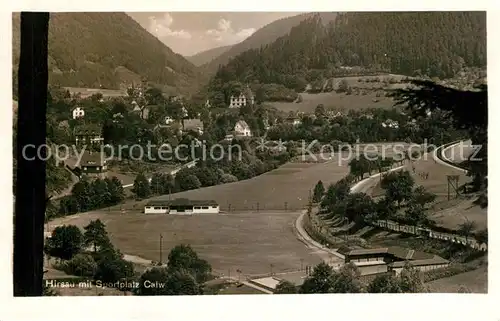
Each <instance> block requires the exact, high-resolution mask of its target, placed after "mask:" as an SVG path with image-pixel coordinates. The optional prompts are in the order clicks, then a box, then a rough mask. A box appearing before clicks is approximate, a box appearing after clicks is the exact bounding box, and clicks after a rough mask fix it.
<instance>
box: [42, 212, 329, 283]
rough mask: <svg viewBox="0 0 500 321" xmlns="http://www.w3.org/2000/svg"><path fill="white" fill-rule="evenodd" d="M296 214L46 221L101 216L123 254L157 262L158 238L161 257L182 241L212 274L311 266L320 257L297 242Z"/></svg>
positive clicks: (120, 216)
mask: <svg viewBox="0 0 500 321" xmlns="http://www.w3.org/2000/svg"><path fill="white" fill-rule="evenodd" d="M298 215H299V213H297V212H288V213H283V212H281V213H272V212H265V213H250V212H248V213H238V214H236V213H232V214H226V215H220V214H219V215H218V214H203V215H192V216H182V215H161V214H159V215H151V214H150V215H144V214H141V213H130V212H127V213H125V214H122V213H120V212H117V211H114V212H101V213H96V212H93V213H89V214H84V215H73V216H69V217H66V218H62V219H58V220H56V221H54V222H52V223H51V224H52V225H53V226H55V225H56V224H57V225H62V224H74V225H77V226H80V227H83V226H85V225H86V224H88V222H90V220H91V219H97V218H100V219H101V220H102V221H103V222H104V224H106V229H107V231H108V233H109V236H110V238H111V241H112V242H113V244H114V245H116V246H117V247H118V248H119V249H120V251H122V252H123V253H127V254H131V255H137V256H140V257H143V258H145V259H148V260H156V261H157V260H159V236H160V234H162V235H163V244H162V246H163V259H164V260H165V259H166V258H167V255H168V252H169V250H170V249H171V248H173V247H174V246H176V245H178V244H181V243H184V244H190V245H191V246H193V248H194V249H195V251H196V252H197V253H198V254H199V255H200V256H201V257H202V258H204V259H206V260H207V261H208V262H209V263H210V264H212V267H213V269H214V271H215V272H216V273H219V274H221V273H222V274H225V275H227V274H228V273H229V272H230V273H231V274H232V275H235V273H236V269H240V270H242V271H243V272H242V273H243V275H251V274H260V273H267V272H269V271H270V268H271V264H273V272H283V271H290V270H298V269H299V268H300V267H301V259H302V260H303V262H304V264H309V265H315V264H318V263H320V262H321V257H320V256H318V255H316V254H315V250H313V249H309V248H308V247H306V246H305V245H304V244H303V243H301V242H300V241H299V240H298V239H297V236H296V235H295V232H294V227H293V224H294V222H295V220H296V218H297V217H298Z"/></svg>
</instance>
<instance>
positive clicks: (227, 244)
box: [50, 155, 348, 275]
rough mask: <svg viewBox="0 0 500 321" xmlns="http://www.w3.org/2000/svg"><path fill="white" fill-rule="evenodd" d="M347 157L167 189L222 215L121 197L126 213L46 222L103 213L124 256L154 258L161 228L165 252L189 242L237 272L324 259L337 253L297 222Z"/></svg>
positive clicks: (219, 267) (219, 266)
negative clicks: (317, 244)
mask: <svg viewBox="0 0 500 321" xmlns="http://www.w3.org/2000/svg"><path fill="white" fill-rule="evenodd" d="M343 156H346V155H343ZM347 163H348V161H347V160H344V161H341V158H340V157H339V155H336V156H334V157H333V158H332V159H330V160H326V161H323V162H318V163H288V164H286V165H283V166H281V167H280V168H278V169H276V170H274V171H271V172H269V173H266V174H263V175H260V176H257V177H254V178H252V179H249V180H245V181H240V182H236V183H231V184H224V185H217V186H212V187H207V188H201V189H198V190H192V191H186V192H182V193H177V194H173V195H172V198H177V197H186V198H190V199H213V200H216V201H217V202H218V203H219V204H220V206H221V208H222V210H223V212H224V213H222V214H213V215H212V214H203V215H192V216H178V215H161V214H160V215H151V214H148V215H145V214H143V213H142V209H143V205H144V204H145V203H146V202H147V200H145V201H140V202H129V203H128V204H125V205H124V208H125V209H126V210H125V212H124V213H122V212H121V211H120V210H119V209H114V210H110V211H108V210H100V211H93V212H89V213H82V214H77V215H73V216H69V217H66V218H61V219H57V220H55V221H52V222H50V228H53V227H55V226H56V225H62V224H74V225H77V226H80V227H83V226H85V225H86V224H88V222H90V220H95V219H97V218H100V219H101V220H102V221H103V222H104V223H105V224H106V226H107V230H108V232H109V234H110V237H111V239H112V242H113V244H115V245H116V246H117V247H118V248H119V249H120V250H121V251H122V252H123V253H125V254H128V255H135V256H139V257H142V258H145V259H147V260H156V261H157V260H159V257H160V234H161V235H162V236H163V243H162V248H163V253H164V254H163V259H166V256H167V254H168V251H169V249H171V248H172V247H173V246H175V245H178V244H180V243H187V244H191V245H192V246H193V248H194V249H195V250H196V251H197V252H198V253H199V254H200V256H201V257H203V258H205V259H206V260H208V261H209V262H210V264H212V266H213V268H214V270H215V271H216V272H217V273H219V274H220V273H223V274H225V275H227V274H228V273H229V272H230V273H232V274H234V273H235V271H236V270H237V269H240V270H241V271H242V273H243V274H244V275H251V274H262V273H268V272H270V270H271V269H272V270H273V272H283V271H290V270H297V269H299V268H300V267H301V265H315V264H318V263H319V262H321V260H322V259H325V260H333V261H334V260H338V259H337V258H336V257H333V258H331V257H322V256H320V255H318V254H320V253H322V251H318V250H317V249H314V248H309V247H308V246H306V245H305V244H303V243H302V242H301V241H299V240H298V238H297V236H296V234H295V231H294V222H295V220H296V219H297V217H298V216H299V214H300V210H301V209H302V208H303V207H305V206H306V204H307V199H308V197H309V191H310V190H311V189H313V188H314V185H315V184H316V183H317V182H318V181H319V180H322V181H323V183H324V184H325V187H326V186H328V184H330V183H333V182H336V181H338V180H339V179H341V178H343V177H344V176H345V175H346V174H347V173H348V166H347ZM163 197H164V198H165V197H166V196H163ZM133 205H135V209H134V208H133ZM229 205H231V211H228V210H229ZM119 207H121V206H118V207H117V208H119ZM285 207H286V210H285ZM271 265H272V266H271Z"/></svg>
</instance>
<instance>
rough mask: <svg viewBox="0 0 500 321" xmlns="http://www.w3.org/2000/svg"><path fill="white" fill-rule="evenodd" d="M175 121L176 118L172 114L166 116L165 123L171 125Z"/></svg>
mask: <svg viewBox="0 0 500 321" xmlns="http://www.w3.org/2000/svg"><path fill="white" fill-rule="evenodd" d="M173 122H174V119H173V118H172V117H170V116H165V125H170V124H171V123H173Z"/></svg>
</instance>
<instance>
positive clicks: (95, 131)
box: [75, 124, 102, 135]
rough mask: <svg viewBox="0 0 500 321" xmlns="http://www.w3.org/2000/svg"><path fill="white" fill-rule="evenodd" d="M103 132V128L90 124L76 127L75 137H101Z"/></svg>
mask: <svg viewBox="0 0 500 321" xmlns="http://www.w3.org/2000/svg"><path fill="white" fill-rule="evenodd" d="M101 132H102V129H101V127H100V126H99V125H96V124H88V125H82V126H78V127H75V135H100V134H101Z"/></svg>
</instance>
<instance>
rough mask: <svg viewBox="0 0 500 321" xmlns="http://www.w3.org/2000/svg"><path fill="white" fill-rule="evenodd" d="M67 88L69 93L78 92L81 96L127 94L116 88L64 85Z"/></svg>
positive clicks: (116, 95)
mask: <svg viewBox="0 0 500 321" xmlns="http://www.w3.org/2000/svg"><path fill="white" fill-rule="evenodd" d="M64 89H67V90H69V93H70V94H72V95H73V94H80V95H81V96H82V98H86V97H90V96H92V95H94V94H97V93H101V94H102V96H103V97H123V96H127V92H126V91H125V90H118V89H100V88H81V87H64Z"/></svg>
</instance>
